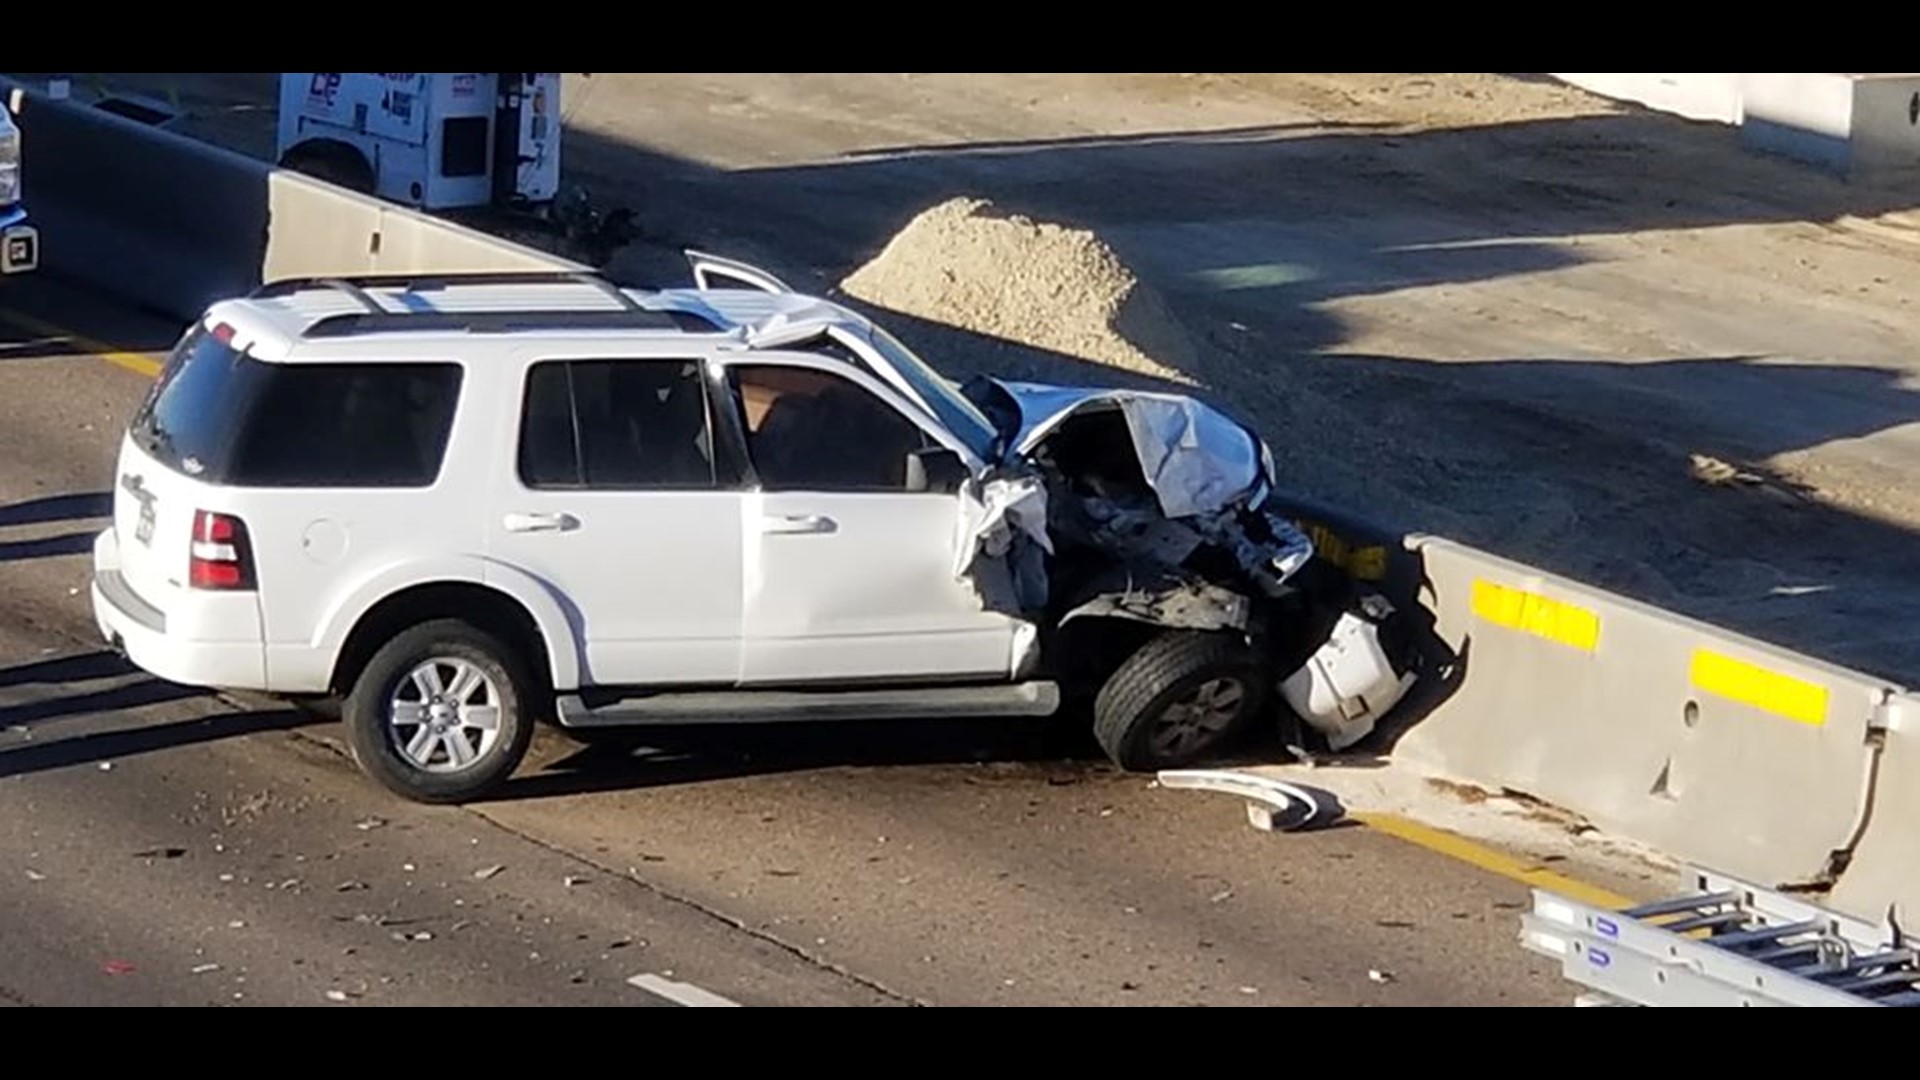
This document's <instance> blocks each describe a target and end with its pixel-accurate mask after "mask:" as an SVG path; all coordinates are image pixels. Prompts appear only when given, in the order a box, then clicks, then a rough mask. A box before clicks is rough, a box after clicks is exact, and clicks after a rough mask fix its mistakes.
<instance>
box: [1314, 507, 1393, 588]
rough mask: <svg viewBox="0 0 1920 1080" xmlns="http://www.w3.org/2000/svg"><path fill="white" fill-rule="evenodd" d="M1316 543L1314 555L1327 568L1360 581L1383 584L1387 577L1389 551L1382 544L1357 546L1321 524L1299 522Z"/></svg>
mask: <svg viewBox="0 0 1920 1080" xmlns="http://www.w3.org/2000/svg"><path fill="white" fill-rule="evenodd" d="M1296 524H1298V525H1299V526H1300V531H1301V532H1304V533H1306V534H1307V538H1308V539H1310V540H1312V541H1313V549H1314V553H1315V554H1316V555H1318V556H1320V558H1321V559H1322V560H1324V561H1325V562H1327V563H1328V564H1330V565H1332V566H1335V567H1338V568H1340V569H1342V570H1345V571H1346V572H1347V574H1348V575H1349V576H1351V577H1353V578H1356V579H1358V580H1360V581H1383V580H1385V579H1386V576H1387V549H1386V548H1384V547H1382V546H1380V545H1379V544H1368V545H1365V546H1356V545H1353V544H1349V543H1348V542H1347V541H1346V540H1345V539H1343V538H1342V537H1341V536H1340V534H1339V533H1336V532H1334V531H1333V530H1332V529H1330V528H1328V527H1327V526H1325V525H1322V524H1320V523H1318V522H1313V521H1300V522H1297V523H1296Z"/></svg>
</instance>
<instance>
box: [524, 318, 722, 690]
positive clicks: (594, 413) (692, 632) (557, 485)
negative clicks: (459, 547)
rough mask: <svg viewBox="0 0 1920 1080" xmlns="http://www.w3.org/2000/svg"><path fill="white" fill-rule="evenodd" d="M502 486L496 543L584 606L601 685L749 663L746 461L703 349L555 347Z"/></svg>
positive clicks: (535, 377) (680, 678) (582, 626)
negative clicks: (717, 432)
mask: <svg viewBox="0 0 1920 1080" xmlns="http://www.w3.org/2000/svg"><path fill="white" fill-rule="evenodd" d="M520 397H521V400H520V405H519V408H518V410H517V415H516V417H515V418H514V421H513V423H514V427H513V428H512V429H511V430H513V431H514V432H515V433H516V434H515V440H516V442H517V447H516V450H515V457H514V460H513V461H512V463H511V466H510V470H509V473H508V475H507V476H506V477H504V478H503V479H502V481H501V482H500V483H497V484H496V485H495V486H494V489H493V493H492V500H491V506H490V513H489V515H488V521H487V529H488V537H487V549H488V554H489V556H490V557H491V558H492V559H494V560H495V561H498V562H501V563H505V564H507V565H510V566H513V567H516V568H518V569H520V570H522V571H524V572H526V573H528V574H531V575H532V576H534V577H535V578H536V579H538V580H539V581H541V582H543V583H544V584H545V585H546V586H547V587H548V588H549V589H551V590H552V591H553V593H554V594H555V595H556V596H557V597H559V598H560V600H561V602H562V604H563V606H565V607H568V608H570V609H571V610H572V611H573V612H574V617H575V618H576V620H577V630H578V632H579V633H580V634H581V636H582V639H583V640H584V642H585V651H586V665H585V667H586V679H587V681H588V682H590V683H592V684H594V685H600V686H610V685H613V686H617V685H643V684H654V685H658V684H674V683H679V684H731V683H733V682H735V681H736V680H737V679H738V678H739V675H740V622H741V557H742V556H741V512H742V511H741V507H742V503H743V501H744V499H745V495H744V493H743V492H742V491H741V490H740V485H739V475H738V469H737V463H736V462H735V461H734V460H733V459H732V458H731V457H730V456H728V455H727V454H725V453H724V452H722V453H716V452H715V441H716V440H715V439H714V437H713V412H712V406H711V401H710V398H711V387H710V384H709V380H708V377H707V368H706V365H705V364H704V363H703V362H702V361H701V360H700V359H698V358H697V357H613V358H605V357H602V358H586V359H574V358H570V357H567V356H542V357H538V358H536V359H534V361H533V362H532V363H531V365H530V366H529V367H528V369H527V373H526V376H525V380H524V392H523V393H522V394H521V395H520Z"/></svg>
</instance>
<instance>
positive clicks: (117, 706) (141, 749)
mask: <svg viewBox="0 0 1920 1080" xmlns="http://www.w3.org/2000/svg"><path fill="white" fill-rule="evenodd" d="M211 696H212V694H211V692H210V691H207V690H201V689H196V688H194V687H188V686H180V685H177V684H175V683H169V682H164V681H162V680H159V679H155V678H152V677H151V676H148V675H146V674H145V673H144V672H142V671H140V670H139V669H138V668H136V667H134V666H133V665H132V664H130V663H128V662H127V660H126V659H125V658H123V657H121V656H119V655H118V654H115V653H112V652H108V651H105V650H99V651H94V652H86V653H76V654H73V655H69V656H56V657H51V658H49V659H46V660H36V661H31V662H29V663H24V664H14V665H11V666H8V667H0V777H7V776H21V775H25V774H28V773H35V772H41V771H45V770H48V769H58V768H64V767H67V766H71V765H82V764H87V763H89V762H95V761H108V760H112V759H117V758H126V757H132V756H136V755H139V754H146V753H151V752H154V751H157V750H169V749H174V748H177V747H183V746H193V745H196V744H199V743H207V742H216V741H218V740H221V739H228V738H234V737H237V736H240V735H248V734H252V733H254V732H258V731H277V730H291V729H294V728H299V727H303V726H307V725H310V724H313V723H315V722H316V721H315V720H314V719H313V718H312V717H310V716H308V715H307V714H306V713H303V712H300V711H299V710H295V709H275V710H253V711H246V712H237V713H236V712H232V711H228V710H225V709H221V710H217V711H213V712H209V713H207V714H205V715H200V716H190V717H185V718H181V719H164V718H162V719H158V721H157V722H151V723H145V724H139V725H138V726H126V721H127V720H129V719H132V720H134V721H135V722H136V723H137V721H138V720H139V717H138V716H137V715H136V716H134V717H122V716H118V715H115V714H123V713H133V712H135V711H136V710H140V709H144V708H149V707H152V706H158V705H168V704H173V703H177V702H186V701H193V700H196V699H202V698H209V697H211ZM165 715H169V714H162V716H165ZM87 718H108V719H107V722H110V723H114V724H116V725H119V726H115V727H112V728H110V729H108V730H92V731H83V732H80V733H78V734H72V735H63V736H55V735H52V734H51V733H50V732H51V731H52V730H55V729H63V728H64V726H65V725H66V724H68V723H70V722H77V721H81V720H85V719H87Z"/></svg>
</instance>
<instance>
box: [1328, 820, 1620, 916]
mask: <svg viewBox="0 0 1920 1080" xmlns="http://www.w3.org/2000/svg"><path fill="white" fill-rule="evenodd" d="M1352 816H1353V818H1354V819H1355V820H1357V821H1360V822H1361V823H1363V824H1364V825H1366V826H1367V828H1369V829H1374V830H1377V831H1379V832H1383V833H1386V834H1387V835H1388V836H1392V837H1394V838H1396V839H1399V840H1405V841H1406V842H1407V843H1409V844H1414V845H1417V846H1419V847H1423V848H1426V849H1427V850H1428V851H1431V852H1434V853H1435V854H1438V855H1445V856H1446V857H1447V858H1449V859H1453V860H1456V861H1458V862H1463V863H1466V864H1467V865H1469V866H1473V867H1476V868H1478V869H1481V870H1485V871H1486V872H1487V873H1489V874H1497V875H1499V876H1500V877H1503V878H1508V879H1510V880H1513V881H1517V882H1519V883H1520V884H1522V885H1529V886H1533V887H1535V888H1540V889H1549V890H1551V891H1553V892H1556V893H1558V894H1560V895H1561V896H1564V897H1566V898H1567V899H1569V900H1575V901H1578V902H1580V903H1583V904H1592V905H1594V906H1595V907H1604V908H1614V909H1620V908H1629V907H1632V906H1633V905H1634V901H1633V900H1630V899H1628V898H1627V897H1624V896H1621V895H1620V894H1619V893H1616V892H1612V891H1609V890H1607V889H1603V888H1601V887H1600V886H1598V885H1590V884H1588V883H1587V882H1584V881H1579V880H1577V879H1575V878H1570V877H1568V876H1566V875H1565V874H1560V873H1555V872H1554V871H1552V870H1549V869H1547V868H1546V867H1544V866H1541V865H1540V864H1539V863H1537V862H1528V861H1525V860H1522V859H1516V858H1514V857H1513V856H1511V855H1506V854H1502V853H1501V852H1498V851H1495V850H1493V849H1492V848H1489V847H1482V846H1481V845H1479V844H1476V843H1474V842H1473V841H1471V840H1468V839H1466V838H1465V837H1462V836H1456V835H1454V834H1453V833H1450V832H1446V831H1444V830H1441V829H1436V828H1433V827H1432V826H1430V825H1422V824H1420V823H1419V822H1417V821H1415V820H1413V819H1412V818H1405V817H1401V816H1400V815H1398V814H1371V813H1356V814H1353V815H1352Z"/></svg>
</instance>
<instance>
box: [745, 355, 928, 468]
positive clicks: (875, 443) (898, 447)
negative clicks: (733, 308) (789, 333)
mask: <svg viewBox="0 0 1920 1080" xmlns="http://www.w3.org/2000/svg"><path fill="white" fill-rule="evenodd" d="M730 373H731V379H732V385H733V392H734V397H735V399H736V402H737V404H738V406H739V408H740V416H741V423H742V425H743V426H744V427H745V429H746V436H747V454H748V456H749V457H750V458H752V460H753V467H754V471H755V472H757V473H758V474H759V476H760V483H761V485H762V486H763V487H765V488H766V489H767V490H769V491H907V490H910V488H909V486H908V468H907V459H908V457H909V456H911V455H912V454H914V453H915V452H917V451H919V450H923V449H927V448H929V447H931V446H933V445H935V444H934V442H933V440H931V439H930V438H928V437H927V434H926V433H925V432H924V431H922V430H921V428H920V426H919V425H918V424H915V423H914V422H913V421H912V420H909V419H908V418H907V417H906V416H904V415H902V414H901V413H900V412H899V410H897V409H895V408H894V407H893V406H891V405H889V404H888V403H887V402H886V401H884V400H882V399H881V398H879V397H877V396H875V395H874V394H872V393H871V392H869V391H868V390H867V389H866V388H864V387H862V386H860V385H859V384H858V383H856V382H854V381H853V380H851V379H848V378H845V377H843V376H840V375H834V374H830V373H828V372H824V371H815V370H812V369H810V368H798V367H780V366H775V365H743V366H740V367H735V368H732V369H730Z"/></svg>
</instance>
